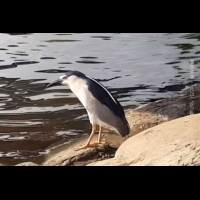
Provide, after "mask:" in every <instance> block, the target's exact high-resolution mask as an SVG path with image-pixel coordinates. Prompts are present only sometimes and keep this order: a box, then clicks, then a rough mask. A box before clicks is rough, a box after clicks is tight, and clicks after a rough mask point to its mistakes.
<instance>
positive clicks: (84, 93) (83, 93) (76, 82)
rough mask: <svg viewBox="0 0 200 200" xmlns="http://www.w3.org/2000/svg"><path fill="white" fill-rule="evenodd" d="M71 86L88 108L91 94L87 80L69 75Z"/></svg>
mask: <svg viewBox="0 0 200 200" xmlns="http://www.w3.org/2000/svg"><path fill="white" fill-rule="evenodd" d="M69 78H70V81H69V88H70V89H71V91H72V92H73V93H74V94H75V95H76V97H77V98H78V99H79V100H80V102H81V103H82V104H83V106H84V107H85V108H86V109H87V105H88V101H89V100H90V99H91V95H90V93H89V91H88V87H87V85H86V84H85V80H83V79H80V78H77V77H69Z"/></svg>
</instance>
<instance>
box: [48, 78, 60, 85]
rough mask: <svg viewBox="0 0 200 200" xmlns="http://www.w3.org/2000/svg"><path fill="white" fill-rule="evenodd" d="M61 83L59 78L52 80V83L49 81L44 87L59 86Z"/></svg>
mask: <svg viewBox="0 0 200 200" xmlns="http://www.w3.org/2000/svg"><path fill="white" fill-rule="evenodd" d="M61 84H62V81H61V80H60V79H58V80H56V81H54V82H52V83H49V84H48V85H47V86H46V87H53V86H59V85H61Z"/></svg>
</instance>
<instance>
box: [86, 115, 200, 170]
mask: <svg viewBox="0 0 200 200" xmlns="http://www.w3.org/2000/svg"><path fill="white" fill-rule="evenodd" d="M199 122H200V114H195V115H190V116H186V117H182V118H179V119H175V120H172V121H169V122H165V123H162V124H160V125H157V126H155V127H152V128H149V129H147V130H145V131H142V132H141V133H139V134H137V135H135V136H133V137H131V138H129V139H128V140H126V141H125V142H124V143H123V144H122V145H121V146H120V147H119V149H118V150H117V152H116V154H115V157H114V158H112V159H108V160H103V161H99V162H96V163H91V164H89V165H90V166H123V165H124V166H132V165H140V166H146V165H151V166H156V165H159V166H168V165H181V166H182V165H193V166H194V165H200V123H199Z"/></svg>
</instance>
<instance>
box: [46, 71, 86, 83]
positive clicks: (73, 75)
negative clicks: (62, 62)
mask: <svg viewBox="0 0 200 200" xmlns="http://www.w3.org/2000/svg"><path fill="white" fill-rule="evenodd" d="M77 78H85V75H84V74H83V73H81V72H79V71H68V72H67V73H66V74H64V75H62V76H60V78H59V79H57V80H55V81H54V82H52V83H50V84H48V85H47V86H46V87H53V86H59V85H70V84H72V83H73V82H74V81H76V80H77Z"/></svg>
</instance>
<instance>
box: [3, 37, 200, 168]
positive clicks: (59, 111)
mask: <svg viewBox="0 0 200 200" xmlns="http://www.w3.org/2000/svg"><path fill="white" fill-rule="evenodd" d="M199 55H200V34H197V33H14V34H11V33H1V34H0V163H2V164H5V165H13V164H17V163H19V162H22V161H23V162H24V161H34V162H41V161H42V160H43V157H44V156H46V155H48V154H50V153H51V151H54V150H53V149H56V147H57V146H60V145H65V144H66V143H68V144H70V142H73V140H74V139H76V138H81V137H83V135H86V134H88V133H90V131H91V125H90V124H89V122H88V118H87V115H86V111H85V109H84V108H83V106H82V105H81V104H80V102H79V100H78V99H77V98H76V97H75V96H74V95H73V94H72V93H71V91H70V90H69V89H68V87H66V86H60V87H53V88H48V89H47V88H45V86H46V85H47V84H48V83H49V82H52V81H54V80H55V79H57V78H59V76H61V75H63V74H64V73H65V72H66V71H67V70H71V69H75V70H79V71H82V72H84V73H85V74H87V75H89V76H91V77H93V78H95V79H97V80H99V81H101V83H102V84H104V85H105V86H107V87H108V89H109V90H110V91H111V92H112V93H113V94H114V95H115V96H116V97H117V98H118V100H119V101H120V102H121V104H122V105H123V106H124V107H127V106H131V105H139V104H143V103H147V102H152V101H155V100H157V99H162V98H166V97H169V96H172V95H177V93H178V92H179V91H181V90H183V89H184V88H185V87H186V86H188V85H189V84H191V82H195V81H197V82H198V81H199V76H200V64H199V63H200V57H199ZM190 63H194V71H193V72H192V76H191V69H192V68H191V64H190ZM191 78H192V79H191Z"/></svg>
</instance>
